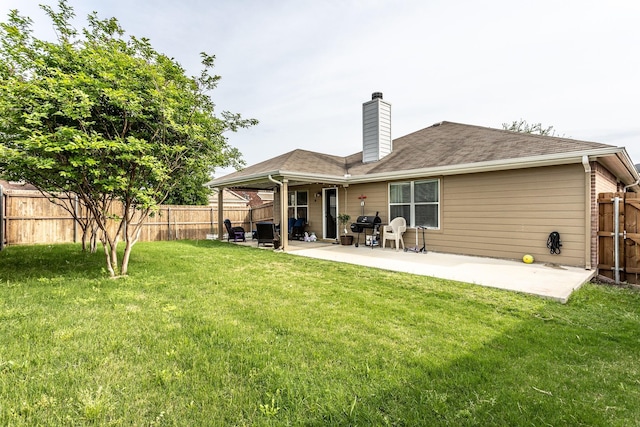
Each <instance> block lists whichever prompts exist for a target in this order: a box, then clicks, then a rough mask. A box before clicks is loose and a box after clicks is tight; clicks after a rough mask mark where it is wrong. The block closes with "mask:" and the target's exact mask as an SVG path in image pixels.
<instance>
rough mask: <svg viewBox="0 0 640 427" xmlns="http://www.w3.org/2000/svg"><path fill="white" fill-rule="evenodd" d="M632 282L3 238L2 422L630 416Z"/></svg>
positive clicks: (639, 376)
mask: <svg viewBox="0 0 640 427" xmlns="http://www.w3.org/2000/svg"><path fill="white" fill-rule="evenodd" d="M639 368H640V292H638V291H637V290H633V289H625V288H614V287H608V286H601V285H586V286H584V287H583V288H582V289H580V290H579V291H578V292H576V293H575V294H574V296H573V297H572V298H571V299H570V300H569V302H568V304H566V305H562V304H559V303H556V302H553V301H548V300H543V299H539V298H537V297H532V296H526V295H520V294H516V293H512V292H506V291H500V290H496V289H489V288H483V287H480V286H475V285H468V284H462V283H458V282H451V281H446V280H440V279H433V278H427V277H416V276H411V275H409V274H402V273H392V272H386V271H381V270H375V269H362V268H358V267H357V266H352V265H347V264H338V263H331V262H326V261H319V260H313V259H308V258H305V257H296V256H293V255H289V254H283V253H273V252H272V251H265V250H256V249H255V248H246V247H240V246H235V245H231V244H226V243H219V242H212V241H197V242H196V241H182V242H157V243H139V244H138V245H136V247H135V248H134V252H133V256H132V260H131V264H130V276H129V277H128V278H123V279H118V280H112V279H108V278H107V277H106V273H105V272H104V271H103V255H102V254H96V255H88V254H83V253H81V252H80V248H79V246H77V245H55V246H24V247H8V248H6V250H5V251H3V252H0V425H9V426H21V425H123V426H129V425H140V426H145V425H146V426H150V425H154V426H155V425H180V426H182V425H194V426H195V425H212V426H229V425H254V426H263V425H264V426H270V425H273V426H281V425H296V426H297V425H305V426H307V425H318V426H320V425H327V424H329V425H360V426H370V425H397V426H415V425H455V426H460V425H461V426H465V425H474V426H476V425H477V426H489V425H491V426H499V425H504V426H516V425H518V426H520V425H524V426H546V425H553V426H566V425H571V426H581V425H588V426H633V425H640V405H639V404H638V402H640V369H639Z"/></svg>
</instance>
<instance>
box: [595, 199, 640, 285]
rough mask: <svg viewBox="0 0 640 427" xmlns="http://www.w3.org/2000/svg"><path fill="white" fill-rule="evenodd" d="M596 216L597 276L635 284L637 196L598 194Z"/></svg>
mask: <svg viewBox="0 0 640 427" xmlns="http://www.w3.org/2000/svg"><path fill="white" fill-rule="evenodd" d="M598 212H599V213H598V274H599V275H600V276H604V277H607V278H609V279H611V280H614V281H615V282H616V283H620V282H627V283H633V284H638V283H639V277H638V275H639V274H640V248H639V245H640V225H639V222H640V194H639V193H600V194H599V195H598Z"/></svg>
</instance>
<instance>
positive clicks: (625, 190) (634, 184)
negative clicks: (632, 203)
mask: <svg viewBox="0 0 640 427" xmlns="http://www.w3.org/2000/svg"><path fill="white" fill-rule="evenodd" d="M638 184H640V179H639V180H637V181H636V182H634V183H633V184H629V185H625V186H624V188H623V189H622V191H623V192H624V193H626V192H627V188H631V187H633V186H636V185H638Z"/></svg>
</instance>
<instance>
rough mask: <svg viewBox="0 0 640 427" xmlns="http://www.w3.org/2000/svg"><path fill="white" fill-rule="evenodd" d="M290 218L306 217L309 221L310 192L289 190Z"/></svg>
mask: <svg viewBox="0 0 640 427" xmlns="http://www.w3.org/2000/svg"><path fill="white" fill-rule="evenodd" d="M288 196H289V197H288V199H289V209H288V210H289V218H295V219H299V218H304V219H305V221H309V192H308V191H289V194H288Z"/></svg>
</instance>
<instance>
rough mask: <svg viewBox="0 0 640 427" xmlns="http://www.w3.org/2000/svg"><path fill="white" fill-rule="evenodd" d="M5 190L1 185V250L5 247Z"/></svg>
mask: <svg viewBox="0 0 640 427" xmlns="http://www.w3.org/2000/svg"><path fill="white" fill-rule="evenodd" d="M4 227H5V224H4V191H3V188H2V185H0V251H1V250H3V249H4Z"/></svg>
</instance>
